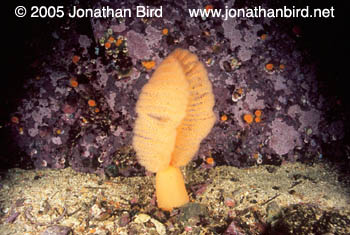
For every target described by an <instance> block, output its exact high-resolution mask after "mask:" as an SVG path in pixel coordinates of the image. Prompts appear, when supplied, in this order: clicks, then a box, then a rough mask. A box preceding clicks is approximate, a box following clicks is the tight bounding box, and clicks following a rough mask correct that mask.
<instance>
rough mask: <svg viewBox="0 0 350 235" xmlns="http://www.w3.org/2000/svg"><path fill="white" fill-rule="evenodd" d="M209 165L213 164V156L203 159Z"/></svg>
mask: <svg viewBox="0 0 350 235" xmlns="http://www.w3.org/2000/svg"><path fill="white" fill-rule="evenodd" d="M205 161H206V162H207V163H208V164H209V165H214V163H215V162H214V158H212V157H208V158H207V159H206V160H205Z"/></svg>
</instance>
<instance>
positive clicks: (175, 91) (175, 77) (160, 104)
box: [133, 49, 216, 210]
mask: <svg viewBox="0 0 350 235" xmlns="http://www.w3.org/2000/svg"><path fill="white" fill-rule="evenodd" d="M213 106H214V95H213V92H212V87H211V83H210V81H209V79H208V75H207V71H206V69H205V67H204V66H203V64H202V63H201V62H199V61H198V58H197V56H196V55H194V54H192V53H190V52H189V51H187V50H183V49H176V50H175V51H174V52H173V53H171V54H170V55H169V56H168V57H167V58H166V59H165V60H164V61H163V62H162V63H161V64H160V65H159V67H158V68H157V69H156V71H155V72H154V73H153V75H152V77H151V79H150V80H149V82H148V83H147V84H146V85H145V86H144V87H143V88H142V91H141V94H140V96H139V99H138V101H137V104H136V113H137V115H138V117H137V119H136V122H135V127H134V137H133V147H134V149H135V151H136V153H137V158H138V161H139V163H140V164H141V165H143V166H144V167H145V168H146V169H147V170H148V171H151V172H157V176H156V194H157V202H158V206H159V207H160V208H162V209H165V210H171V209H172V208H173V207H178V206H181V205H183V204H185V203H186V202H188V200H189V199H188V195H187V192H186V188H185V185H184V180H183V178H182V175H181V172H180V170H179V169H178V167H181V166H185V165H186V164H187V163H188V162H189V161H190V160H191V159H192V157H193V156H194V155H195V154H196V152H197V151H198V149H199V145H200V142H201V141H202V140H203V139H204V138H205V137H206V136H207V135H208V133H209V132H210V130H211V128H212V127H213V125H214V122H215V120H216V119H215V115H214V112H213Z"/></svg>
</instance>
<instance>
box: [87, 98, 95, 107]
mask: <svg viewBox="0 0 350 235" xmlns="http://www.w3.org/2000/svg"><path fill="white" fill-rule="evenodd" d="M88 105H89V106H90V107H95V106H96V101H95V100H92V99H90V100H89V101H88Z"/></svg>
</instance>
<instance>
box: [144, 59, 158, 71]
mask: <svg viewBox="0 0 350 235" xmlns="http://www.w3.org/2000/svg"><path fill="white" fill-rule="evenodd" d="M141 64H142V66H143V67H144V68H146V69H147V70H150V69H153V68H154V67H155V66H156V62H154V61H153V60H150V61H142V62H141Z"/></svg>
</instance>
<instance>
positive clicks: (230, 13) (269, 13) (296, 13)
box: [188, 6, 335, 20]
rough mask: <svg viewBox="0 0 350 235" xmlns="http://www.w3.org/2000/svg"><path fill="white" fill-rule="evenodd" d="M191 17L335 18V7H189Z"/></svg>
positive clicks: (224, 18) (225, 18)
mask: <svg viewBox="0 0 350 235" xmlns="http://www.w3.org/2000/svg"><path fill="white" fill-rule="evenodd" d="M188 13H189V15H190V17H202V18H203V17H205V18H208V17H213V18H223V20H227V19H229V18H237V17H244V18H260V17H268V18H277V17H281V18H299V17H300V18H334V17H335V16H334V7H333V6H332V7H330V8H313V9H311V8H310V7H309V6H306V7H304V8H296V7H295V6H293V7H291V8H289V7H286V6H284V7H283V8H276V9H272V8H269V9H265V8H263V7H261V6H257V7H254V8H229V7H227V6H226V7H225V9H188Z"/></svg>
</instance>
